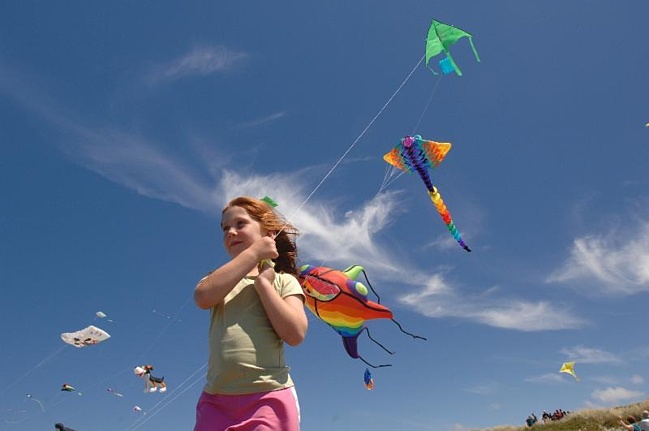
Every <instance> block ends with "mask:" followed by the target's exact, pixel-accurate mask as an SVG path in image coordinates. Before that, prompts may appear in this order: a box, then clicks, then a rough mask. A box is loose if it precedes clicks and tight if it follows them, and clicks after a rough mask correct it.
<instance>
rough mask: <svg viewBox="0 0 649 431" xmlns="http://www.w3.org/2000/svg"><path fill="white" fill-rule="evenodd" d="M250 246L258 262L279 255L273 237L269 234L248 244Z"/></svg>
mask: <svg viewBox="0 0 649 431" xmlns="http://www.w3.org/2000/svg"><path fill="white" fill-rule="evenodd" d="M250 248H251V249H252V250H253V251H254V253H255V254H256V255H257V260H258V261H260V262H261V261H262V260H265V259H277V257H279V253H278V252H277V244H275V239H273V238H272V237H270V236H265V237H263V238H260V239H258V240H257V241H255V242H254V243H253V244H252V245H251V246H250Z"/></svg>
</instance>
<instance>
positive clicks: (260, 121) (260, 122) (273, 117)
mask: <svg viewBox="0 0 649 431" xmlns="http://www.w3.org/2000/svg"><path fill="white" fill-rule="evenodd" d="M285 115H286V113H285V112H275V113H273V114H270V115H267V116H266V117H262V118H255V119H254V120H250V121H244V122H243V123H241V124H239V127H240V128H250V127H260V126H265V125H266V124H270V123H274V122H275V121H277V120H279V119H280V118H283V117H284V116H285Z"/></svg>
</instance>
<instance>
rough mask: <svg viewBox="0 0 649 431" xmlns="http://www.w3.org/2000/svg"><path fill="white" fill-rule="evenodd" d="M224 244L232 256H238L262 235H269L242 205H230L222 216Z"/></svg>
mask: <svg viewBox="0 0 649 431" xmlns="http://www.w3.org/2000/svg"><path fill="white" fill-rule="evenodd" d="M221 228H222V229H223V245H224V246H225V251H227V252H228V254H229V255H230V257H235V256H238V255H239V253H241V252H242V251H244V250H245V249H247V248H248V247H250V246H251V245H252V243H254V242H255V241H257V240H258V239H261V238H262V237H264V236H266V235H267V232H265V229H263V228H262V226H261V224H260V223H259V222H257V221H256V220H253V219H252V218H251V217H250V215H248V212H247V211H246V210H244V209H243V208H241V207H230V208H228V209H227V210H225V212H224V213H223V216H222V217H221Z"/></svg>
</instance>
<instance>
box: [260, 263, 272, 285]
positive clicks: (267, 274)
mask: <svg viewBox="0 0 649 431" xmlns="http://www.w3.org/2000/svg"><path fill="white" fill-rule="evenodd" d="M271 263H272V262H271ZM257 279H258V280H259V279H262V280H266V281H268V283H270V285H271V286H272V285H273V282H274V281H275V270H274V269H273V265H271V264H270V263H269V262H268V261H263V262H262V263H260V264H259V276H258V277H257Z"/></svg>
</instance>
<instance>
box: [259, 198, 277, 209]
mask: <svg viewBox="0 0 649 431" xmlns="http://www.w3.org/2000/svg"><path fill="white" fill-rule="evenodd" d="M261 200H262V201H264V202H266V203H267V204H268V205H270V206H271V207H273V208H275V207H276V206H277V202H275V201H274V200H273V199H272V198H270V197H268V196H264V197H263V198H261Z"/></svg>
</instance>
